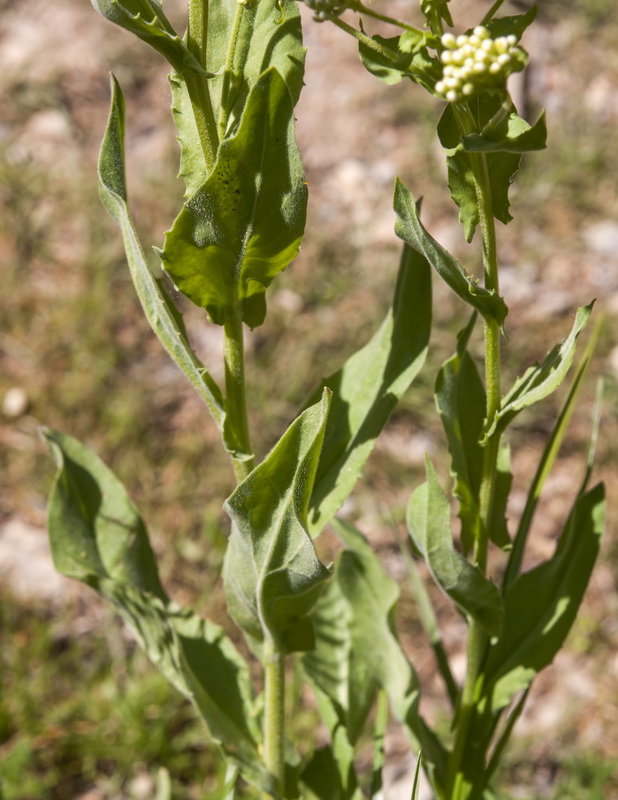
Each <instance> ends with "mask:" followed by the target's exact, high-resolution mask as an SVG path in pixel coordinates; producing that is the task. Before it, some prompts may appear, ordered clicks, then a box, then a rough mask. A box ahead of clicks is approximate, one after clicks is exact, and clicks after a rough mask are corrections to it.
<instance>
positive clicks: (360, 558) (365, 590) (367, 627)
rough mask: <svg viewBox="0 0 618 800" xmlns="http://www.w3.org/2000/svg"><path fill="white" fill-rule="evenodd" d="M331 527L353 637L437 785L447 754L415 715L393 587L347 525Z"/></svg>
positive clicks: (415, 692)
mask: <svg viewBox="0 0 618 800" xmlns="http://www.w3.org/2000/svg"><path fill="white" fill-rule="evenodd" d="M330 524H331V526H332V527H333V528H334V530H335V532H336V533H337V535H338V536H339V537H340V538H341V539H342V540H343V542H344V544H345V545H346V548H347V549H346V550H344V551H343V552H342V554H341V556H340V557H339V562H338V565H337V580H338V582H339V585H340V586H341V590H342V592H343V594H344V595H345V597H346V599H347V601H348V603H349V605H350V607H351V608H353V609H354V617H353V624H352V637H353V640H354V642H355V647H356V649H357V652H358V653H359V655H360V656H361V657H362V658H363V659H364V661H365V665H366V667H367V669H368V671H369V674H370V675H371V676H372V677H373V678H374V680H375V681H376V682H377V683H378V684H379V685H380V686H381V687H382V688H383V689H384V691H385V692H386V693H387V695H388V697H389V700H390V702H391V707H392V710H393V713H394V714H395V716H396V717H397V718H398V719H400V720H402V721H404V722H405V724H406V725H407V727H408V728H409V729H410V731H411V733H412V734H413V736H414V737H415V739H416V740H418V741H419V742H420V743H421V745H422V747H423V751H424V752H425V753H426V755H427V769H428V772H429V774H430V777H431V778H432V779H433V780H434V781H435V782H436V784H437V785H443V784H444V780H445V777H446V751H445V750H444V748H443V746H442V744H441V743H440V741H439V740H438V738H437V737H436V736H435V734H434V733H433V732H432V731H431V730H430V729H429V728H428V727H427V725H426V723H425V721H424V720H423V718H422V716H421V715H420V713H419V708H418V706H419V700H420V690H419V682H418V677H417V675H416V672H415V671H414V668H413V667H412V665H411V664H410V662H409V661H408V659H407V658H406V657H405V655H404V653H403V651H402V649H401V647H400V645H399V642H398V640H397V634H396V631H395V610H396V603H397V599H398V597H399V588H398V586H397V584H396V583H395V582H394V581H393V580H392V579H391V578H389V577H388V575H386V573H385V572H384V568H383V567H382V565H381V563H380V561H379V559H378V558H377V556H376V555H375V553H374V552H373V550H372V549H371V547H370V546H369V544H368V542H367V540H366V539H365V537H364V536H363V535H362V533H360V531H358V530H356V528H355V527H354V526H353V525H351V524H350V523H349V522H345V521H343V520H340V519H336V518H335V519H333V520H332V521H331V523H330Z"/></svg>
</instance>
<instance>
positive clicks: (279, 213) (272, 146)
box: [161, 68, 307, 327]
mask: <svg viewBox="0 0 618 800" xmlns="http://www.w3.org/2000/svg"><path fill="white" fill-rule="evenodd" d="M306 207H307V186H306V183H305V180H304V173H303V166H302V162H301V158H300V154H299V152H298V147H297V145H296V141H295V139H294V104H293V101H292V96H291V95H290V92H289V89H288V87H287V84H286V83H285V81H284V80H283V78H282V77H281V75H280V74H279V73H278V71H277V70H276V69H274V68H271V69H269V70H267V71H266V72H265V73H264V74H263V75H262V77H261V78H260V80H259V81H258V82H257V84H256V85H255V87H254V88H253V89H252V91H251V94H250V95H249V98H248V100H247V104H246V106H245V109H244V112H243V115H242V119H241V122H240V126H239V128H238V132H237V133H236V134H235V135H234V136H233V137H232V138H230V139H225V140H224V141H223V142H221V145H220V147H219V153H218V157H217V162H216V164H215V166H214V168H213V170H212V172H211V173H210V175H209V177H208V178H207V180H206V181H205V183H204V184H203V185H202V186H201V188H200V189H198V191H197V192H195V193H194V194H193V195H192V196H191V197H190V198H189V200H188V201H187V203H186V204H185V207H184V208H183V210H182V211H181V212H180V214H179V215H178V217H177V218H176V221H175V222H174V225H173V227H172V229H171V230H170V231H169V232H168V233H167V235H166V237H165V245H164V248H163V251H162V252H161V259H162V261H163V265H164V267H165V269H166V271H167V272H168V274H169V275H170V277H171V278H172V280H173V281H174V283H175V284H176V286H177V287H178V288H179V289H180V291H181V292H183V293H184V294H185V295H187V297H189V299H190V300H192V301H193V302H194V303H195V304H196V305H198V306H200V307H202V308H205V309H206V311H207V312H208V314H209V316H210V319H211V320H212V321H213V322H215V323H217V324H218V325H223V324H224V323H225V322H226V321H228V320H229V319H231V318H232V317H233V315H234V313H235V308H236V306H237V304H238V303H240V304H241V307H242V318H243V320H244V321H245V322H246V323H247V324H248V325H250V326H251V327H255V326H257V325H261V324H262V322H263V321H264V317H265V314H266V301H265V298H264V293H265V291H266V288H267V286H269V285H270V283H271V281H272V280H273V278H274V277H275V276H276V275H277V274H278V273H279V272H281V271H282V270H284V269H285V268H286V267H287V265H288V264H289V263H290V261H292V259H293V258H295V256H296V255H297V253H298V251H299V248H300V241H301V238H302V235H303V231H304V228H305V217H306Z"/></svg>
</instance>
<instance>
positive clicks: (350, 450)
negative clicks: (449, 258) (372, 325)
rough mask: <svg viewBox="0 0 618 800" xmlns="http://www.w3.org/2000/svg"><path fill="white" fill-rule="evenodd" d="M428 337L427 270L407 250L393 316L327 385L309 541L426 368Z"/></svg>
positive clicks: (390, 314) (336, 505)
mask: <svg viewBox="0 0 618 800" xmlns="http://www.w3.org/2000/svg"><path fill="white" fill-rule="evenodd" d="M411 308H414V314H411V313H410V309H411ZM430 330H431V274H430V271H429V267H428V265H427V262H426V261H425V259H424V258H423V257H422V256H420V255H419V254H417V253H415V252H414V251H413V250H412V249H411V248H410V247H407V246H406V245H404V249H403V253H402V257H401V263H400V266H399V274H398V277H397V285H396V287H395V294H394V298H393V305H392V309H391V310H389V312H388V314H387V315H386V318H385V320H384V322H383V323H382V325H381V327H380V329H379V330H378V331H377V332H376V333H375V334H374V336H373V337H372V338H371V340H370V341H369V342H368V343H367V344H366V345H365V346H364V347H362V348H361V349H360V350H359V351H357V352H356V353H354V355H352V356H351V357H350V358H349V359H348V361H346V363H345V364H344V365H343V367H342V368H341V369H340V370H339V371H338V372H336V373H335V374H334V375H331V376H330V377H329V378H327V379H326V380H325V381H324V385H325V386H328V387H329V388H330V389H331V390H332V392H333V400H332V404H331V410H330V413H329V418H328V424H327V426H326V436H325V438H324V447H323V448H322V455H321V457H320V464H319V467H318V473H317V476H316V482H315V488H314V491H313V495H312V497H311V513H310V518H309V519H310V526H311V531H312V534H313V535H317V534H318V533H319V532H320V531H321V530H322V528H323V527H324V525H325V524H326V523H327V522H328V520H329V519H330V518H331V517H332V516H333V515H334V514H336V512H337V511H338V509H339V508H340V507H341V505H342V503H343V501H344V500H345V498H346V497H347V496H348V495H349V494H350V492H351V491H352V489H353V488H354V486H355V484H356V482H357V481H358V479H359V478H360V476H361V474H362V471H363V468H364V466H365V464H366V462H367V459H368V458H369V455H370V454H371V451H372V450H373V447H374V445H375V441H376V439H377V437H378V435H379V434H380V431H381V430H382V429H383V427H384V425H385V424H386V422H387V420H388V418H389V417H390V415H391V412H392V411H393V409H394V408H395V406H396V405H397V403H398V401H399V400H400V398H401V396H402V395H403V394H404V392H405V391H406V390H407V389H408V387H409V386H410V384H411V383H412V381H413V380H414V378H415V377H416V376H417V375H418V373H419V371H420V369H421V367H422V366H423V363H424V362H425V357H426V355H427V348H428V343H429V335H430Z"/></svg>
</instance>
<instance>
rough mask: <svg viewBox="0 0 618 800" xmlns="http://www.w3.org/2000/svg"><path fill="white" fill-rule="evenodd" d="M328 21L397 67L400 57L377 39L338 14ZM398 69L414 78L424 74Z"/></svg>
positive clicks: (329, 17)
mask: <svg viewBox="0 0 618 800" xmlns="http://www.w3.org/2000/svg"><path fill="white" fill-rule="evenodd" d="M328 19H329V20H330V21H331V22H332V23H333V24H334V25H336V26H337V27H338V28H340V29H341V30H342V31H345V33H349V34H350V36H353V37H354V38H355V39H356V40H357V41H358V42H360V43H361V44H363V45H365V47H366V48H367V49H368V50H373V52H374V53H378V55H381V56H382V57H383V58H386V59H388V60H389V61H392V62H393V64H394V65H395V66H396V65H397V62H398V61H399V59H400V55H398V54H397V53H394V52H393V51H392V50H389V48H388V47H384V45H381V44H380V42H378V41H377V40H376V39H372V37H371V36H367V34H366V33H363V31H359V30H356V28H353V27H352V26H351V25H348V23H347V22H344V21H343V20H342V19H340V18H339V17H338V16H337V15H336V14H329V15H328ZM396 69H401V74H402V75H409V76H414V75H415V74H416V75H418V74H422V72H421V71H420V70H414V69H406V68H404V67H401V68H400V67H398V66H396Z"/></svg>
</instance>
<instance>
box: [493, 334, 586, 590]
mask: <svg viewBox="0 0 618 800" xmlns="http://www.w3.org/2000/svg"><path fill="white" fill-rule="evenodd" d="M599 334H600V323H597V325H596V327H595V330H594V333H593V335H592V337H591V339H590V341H589V342H588V345H587V347H586V351H585V353H584V355H583V357H582V359H581V361H580V363H579V366H578V367H577V371H576V372H575V375H574V376H573V379H572V381H571V385H570V387H569V392H568V394H567V397H566V399H565V401H564V403H563V405H562V408H561V410H560V414H559V415H558V417H557V419H556V422H555V424H554V427H553V428H552V431H551V434H550V436H549V438H548V440H547V444H546V445H545V448H544V450H543V455H542V456H541V460H540V461H539V463H538V466H537V470H536V473H535V475H534V478H533V479H532V482H531V484H530V489H529V490H528V496H527V498H526V505H525V507H524V510H523V511H522V514H521V517H520V520H519V526H518V528H517V534H516V536H515V541H514V543H513V550H512V552H511V555H510V557H509V561H508V564H507V567H506V571H505V574H504V586H508V585H509V584H510V583H511V582H512V581H513V580H514V579H515V578H516V577H517V575H518V573H519V570H520V569H521V563H522V561H523V557H524V551H525V548H526V542H527V539H528V533H529V532H530V527H531V525H532V520H533V519H534V513H535V511H536V507H537V503H538V501H539V499H540V497H541V493H542V491H543V487H544V486H545V482H546V480H547V478H548V477H549V474H550V472H551V469H552V467H553V465H554V463H555V461H556V458H557V456H558V453H559V452H560V447H561V446H562V442H563V440H564V436H565V434H566V431H567V427H568V424H569V421H570V419H571V414H572V413H573V410H574V408H575V403H576V402H577V398H578V396H579V392H580V389H581V387H582V384H583V382H584V378H585V376H586V373H587V372H588V367H589V365H590V361H591V360H592V356H593V354H594V351H595V349H596V345H597V342H598V339H599ZM599 417H600V404H599V403H597V408H596V412H595V415H594V424H593V435H592V440H593V441H594V440H595V439H596V431H598V425H599V422H600V418H599ZM591 444H592V442H591ZM591 450H593V448H591ZM592 459H593V453H592V452H591V453H590V454H589V458H588V469H587V473H590V471H591V469H592ZM585 486H586V484H584V488H585Z"/></svg>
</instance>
